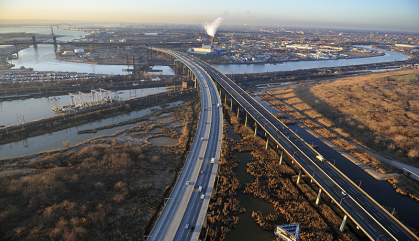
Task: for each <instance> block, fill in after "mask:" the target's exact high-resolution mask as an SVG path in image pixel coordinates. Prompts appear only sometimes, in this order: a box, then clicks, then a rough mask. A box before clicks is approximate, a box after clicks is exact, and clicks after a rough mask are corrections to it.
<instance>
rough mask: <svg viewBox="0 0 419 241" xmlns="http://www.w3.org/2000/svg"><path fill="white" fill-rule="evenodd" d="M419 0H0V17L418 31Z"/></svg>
mask: <svg viewBox="0 0 419 241" xmlns="http://www.w3.org/2000/svg"><path fill="white" fill-rule="evenodd" d="M418 13H419V1H418V0H399V1H390V0H381V1H378V0H368V1H361V0H353V1H331V0H317V1H309V0H294V1H267V0H259V1H250V0H242V1H221V0H213V1H211V2H209V1H208V2H203V1H199V2H198V1H192V0H183V1H169V0H154V1H138V0H137V1H135V0H120V1H114V0H101V1H98V0H89V1H81V0H73V1H66V2H62V1H51V0H38V1H33V0H0V20H2V21H1V22H2V23H5V22H7V21H5V20H13V22H14V21H16V20H22V22H24V20H45V21H54V20H55V21H59V20H68V21H79V22H80V21H101V22H103V21H107V22H133V23H177V24H203V23H204V22H210V21H213V20H214V19H216V18H218V17H222V18H223V23H222V24H231V25H244V24H246V25H273V26H278V27H282V26H284V27H315V28H345V29H360V30H377V31H404V32H415V33H418V32H419V14H418Z"/></svg>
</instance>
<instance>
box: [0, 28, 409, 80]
mask: <svg viewBox="0 0 419 241" xmlns="http://www.w3.org/2000/svg"><path fill="white" fill-rule="evenodd" d="M6 32H29V33H40V34H50V33H51V32H50V30H49V29H42V28H0V33H6ZM54 33H55V34H57V35H65V36H64V37H60V38H57V40H60V41H72V40H74V39H78V38H79V37H85V36H86V35H88V34H89V33H87V32H82V31H70V30H62V29H54ZM358 47H364V48H368V49H371V50H377V51H382V52H383V53H385V55H383V56H376V57H366V58H353V59H335V60H315V61H288V62H284V63H281V64H214V65H213V66H214V67H215V68H217V69H218V70H220V71H221V72H222V73H224V74H242V73H260V72H276V71H288V70H298V69H311V68H321V67H335V66H345V65H357V64H369V63H382V62H390V61H395V60H405V59H407V58H409V56H407V55H405V54H402V53H397V52H391V51H386V50H381V49H374V48H372V47H371V46H358ZM12 63H13V64H15V65H16V66H15V68H20V67H21V66H25V67H31V68H34V70H36V71H63V72H79V73H98V74H109V75H111V74H126V72H124V71H122V69H124V68H127V66H125V65H98V64H85V63H75V62H66V61H60V60H58V59H56V57H55V52H54V48H53V45H52V44H50V45H48V44H40V45H38V48H33V47H32V46H31V47H29V48H27V49H24V50H21V51H19V59H17V60H13V62H12ZM153 69H159V70H162V71H163V72H162V74H163V75H173V74H174V71H173V70H172V69H171V68H170V67H168V66H154V67H153Z"/></svg>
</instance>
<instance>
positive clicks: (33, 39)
mask: <svg viewBox="0 0 419 241" xmlns="http://www.w3.org/2000/svg"><path fill="white" fill-rule="evenodd" d="M32 44H33V47H34V48H37V47H38V45H37V44H36V38H35V36H32Z"/></svg>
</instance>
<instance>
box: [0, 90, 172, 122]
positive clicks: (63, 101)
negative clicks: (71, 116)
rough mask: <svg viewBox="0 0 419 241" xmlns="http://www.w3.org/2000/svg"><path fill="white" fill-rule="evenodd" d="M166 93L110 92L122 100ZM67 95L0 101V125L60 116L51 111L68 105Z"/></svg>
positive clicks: (155, 91)
mask: <svg viewBox="0 0 419 241" xmlns="http://www.w3.org/2000/svg"><path fill="white" fill-rule="evenodd" d="M164 91H166V87H156V88H147V89H131V90H118V91H115V92H112V97H115V96H116V95H117V96H118V97H119V98H121V99H122V100H127V99H130V98H136V97H142V96H146V95H150V94H156V93H160V92H164ZM70 103H71V102H70V96H69V95H59V96H50V97H42V98H30V99H24V100H12V101H0V125H5V126H12V125H17V124H19V123H20V122H19V120H18V118H17V117H20V116H23V118H24V119H25V122H29V121H34V120H39V119H42V118H48V117H51V116H54V115H61V114H60V113H56V112H54V111H52V108H53V107H61V106H63V105H69V104H70Z"/></svg>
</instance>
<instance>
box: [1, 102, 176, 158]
mask: <svg viewBox="0 0 419 241" xmlns="http://www.w3.org/2000/svg"><path fill="white" fill-rule="evenodd" d="M182 103H183V101H176V102H172V103H170V104H169V106H168V107H173V106H177V105H181V104H182ZM153 109H161V107H160V106H154V107H150V108H147V109H143V110H139V111H133V112H131V113H128V114H122V115H119V116H114V117H110V118H106V119H102V120H98V121H95V122H91V123H87V124H83V125H79V126H76V127H71V128H67V129H65V130H61V131H56V132H51V133H48V134H45V135H40V136H35V137H30V138H28V139H26V140H24V141H18V142H13V143H9V144H4V145H0V159H2V158H10V157H16V156H26V155H31V154H35V153H38V152H44V151H51V150H56V149H61V148H63V147H64V145H63V142H65V141H69V146H74V145H77V144H79V143H81V142H84V141H87V140H89V139H92V138H94V137H98V136H102V135H112V134H114V133H115V132H117V131H119V130H124V129H128V128H131V127H133V126H136V125H137V124H138V123H134V124H127V125H123V126H118V127H115V128H111V129H104V130H98V131H97V132H96V133H86V134H80V135H79V134H77V131H79V130H86V129H92V128H98V127H101V126H106V125H109V124H118V123H119V122H121V121H126V120H129V119H132V118H137V117H142V116H144V115H147V114H150V112H151V111H152V110H153Z"/></svg>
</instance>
